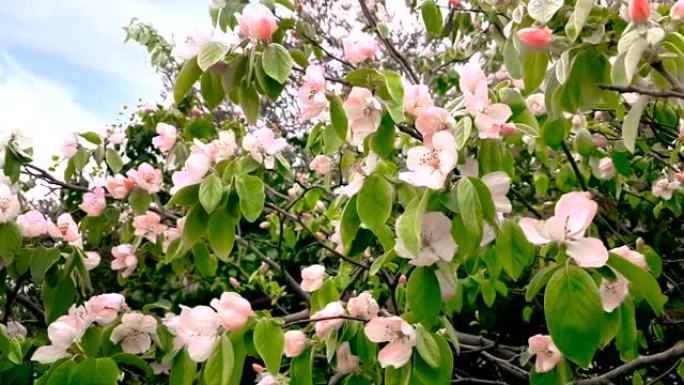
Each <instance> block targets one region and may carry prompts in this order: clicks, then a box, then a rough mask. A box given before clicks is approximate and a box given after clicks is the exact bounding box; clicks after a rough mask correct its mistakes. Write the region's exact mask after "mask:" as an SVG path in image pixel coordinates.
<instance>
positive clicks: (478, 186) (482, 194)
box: [468, 176, 498, 228]
mask: <svg viewBox="0 0 684 385" xmlns="http://www.w3.org/2000/svg"><path fill="white" fill-rule="evenodd" d="M468 179H469V180H470V182H471V183H472V184H473V186H474V187H475V190H477V196H478V198H479V200H480V206H481V207H482V217H483V219H484V220H485V221H487V222H488V223H489V224H490V225H492V227H494V228H496V227H498V222H497V219H496V207H494V198H493V197H492V192H491V191H490V190H489V187H487V185H486V184H485V183H484V182H483V181H482V180H481V179H480V178H478V177H474V176H471V177H468Z"/></svg>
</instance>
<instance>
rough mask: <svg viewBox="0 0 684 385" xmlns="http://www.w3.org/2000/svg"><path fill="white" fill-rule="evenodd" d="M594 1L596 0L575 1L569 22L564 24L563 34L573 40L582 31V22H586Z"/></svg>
mask: <svg viewBox="0 0 684 385" xmlns="http://www.w3.org/2000/svg"><path fill="white" fill-rule="evenodd" d="M595 2H596V0H577V2H576V3H575V10H574V11H573V12H572V15H571V16H570V20H569V22H568V23H567V24H565V35H566V36H568V37H569V38H570V40H571V41H575V39H577V36H579V34H580V32H582V28H584V24H585V23H586V22H587V19H588V18H589V14H590V13H591V9H592V8H593V7H594V3H595Z"/></svg>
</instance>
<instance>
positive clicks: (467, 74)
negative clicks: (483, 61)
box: [458, 58, 487, 97]
mask: <svg viewBox="0 0 684 385" xmlns="http://www.w3.org/2000/svg"><path fill="white" fill-rule="evenodd" d="M458 74H459V79H458V86H459V88H460V89H461V92H462V93H463V95H464V96H470V97H472V96H475V93H476V92H477V88H478V87H479V86H480V84H481V83H482V82H485V84H487V83H486V82H487V75H485V73H484V71H482V68H481V67H480V64H479V62H478V61H477V58H473V59H471V60H469V61H468V63H466V64H464V65H463V67H461V70H460V71H458Z"/></svg>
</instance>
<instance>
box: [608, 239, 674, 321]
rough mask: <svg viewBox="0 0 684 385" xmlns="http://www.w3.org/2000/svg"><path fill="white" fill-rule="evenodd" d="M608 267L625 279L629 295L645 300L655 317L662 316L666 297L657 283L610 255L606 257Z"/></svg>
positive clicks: (641, 270)
mask: <svg viewBox="0 0 684 385" xmlns="http://www.w3.org/2000/svg"><path fill="white" fill-rule="evenodd" d="M608 266H610V267H612V268H613V269H615V270H616V271H617V272H618V273H620V274H622V275H623V276H624V277H625V278H627V280H628V281H629V288H630V293H632V294H633V295H635V296H636V297H637V298H644V299H646V302H648V304H649V305H650V306H651V309H653V312H654V313H655V314H656V315H662V314H663V312H664V311H665V310H664V306H665V302H667V296H665V295H663V293H662V291H661V290H660V286H659V285H658V281H656V279H655V278H653V276H652V275H651V274H649V273H648V272H647V271H645V270H644V269H642V268H640V267H639V266H637V265H635V264H633V263H631V262H630V261H628V260H627V259H625V258H623V257H621V256H619V255H617V254H612V253H611V254H610V256H609V257H608Z"/></svg>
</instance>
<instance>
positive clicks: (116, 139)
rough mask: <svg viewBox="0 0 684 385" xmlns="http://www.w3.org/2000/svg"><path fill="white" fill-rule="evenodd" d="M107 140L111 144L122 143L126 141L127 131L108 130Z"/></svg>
mask: <svg viewBox="0 0 684 385" xmlns="http://www.w3.org/2000/svg"><path fill="white" fill-rule="evenodd" d="M107 141H108V142H109V143H111V144H122V143H123V142H125V141H126V133H125V132H116V131H107Z"/></svg>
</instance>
